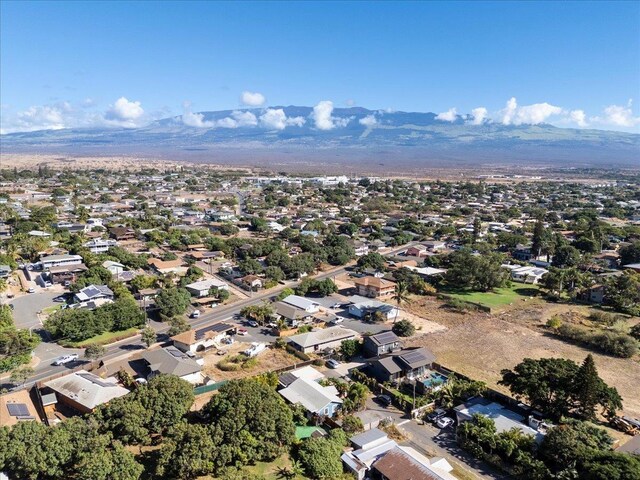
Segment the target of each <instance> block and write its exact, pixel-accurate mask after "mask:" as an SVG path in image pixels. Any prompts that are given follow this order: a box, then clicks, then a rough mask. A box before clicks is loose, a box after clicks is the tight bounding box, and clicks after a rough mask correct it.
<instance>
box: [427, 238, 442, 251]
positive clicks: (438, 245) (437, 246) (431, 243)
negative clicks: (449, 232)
mask: <svg viewBox="0 0 640 480" xmlns="http://www.w3.org/2000/svg"><path fill="white" fill-rule="evenodd" d="M422 245H424V246H425V247H426V248H427V250H429V251H430V252H438V251H441V250H444V249H446V248H447V244H446V243H445V242H441V241H438V240H427V241H426V242H422Z"/></svg>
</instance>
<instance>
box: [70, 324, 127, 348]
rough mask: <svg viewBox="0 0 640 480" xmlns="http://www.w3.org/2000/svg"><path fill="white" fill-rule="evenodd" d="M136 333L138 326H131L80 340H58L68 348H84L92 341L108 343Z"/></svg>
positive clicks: (100, 343) (102, 343)
mask: <svg viewBox="0 0 640 480" xmlns="http://www.w3.org/2000/svg"><path fill="white" fill-rule="evenodd" d="M137 333H138V328H136V327H131V328H129V329H127V330H120V331H119V332H104V333H101V334H100V335H96V336H95V337H91V338H87V339H86V340H82V341H80V342H60V345H62V346H63V347H70V348H84V347H86V346H87V345H91V344H92V343H97V344H98V345H108V344H109V343H113V342H117V341H118V340H124V339H125V338H129V337H133V336H134V335H136V334H137Z"/></svg>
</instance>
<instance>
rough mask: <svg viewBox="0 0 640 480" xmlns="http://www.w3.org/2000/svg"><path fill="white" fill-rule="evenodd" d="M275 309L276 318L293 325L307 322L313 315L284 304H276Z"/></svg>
mask: <svg viewBox="0 0 640 480" xmlns="http://www.w3.org/2000/svg"><path fill="white" fill-rule="evenodd" d="M273 307H274V309H275V312H274V315H275V317H276V318H279V319H282V320H285V321H287V322H288V323H289V324H291V325H294V326H295V325H296V324H297V323H298V322H302V321H304V320H307V319H308V318H309V317H311V315H310V314H309V313H307V312H306V311H305V310H303V309H301V308H298V307H294V306H293V305H289V304H288V303H284V302H276V303H274V304H273Z"/></svg>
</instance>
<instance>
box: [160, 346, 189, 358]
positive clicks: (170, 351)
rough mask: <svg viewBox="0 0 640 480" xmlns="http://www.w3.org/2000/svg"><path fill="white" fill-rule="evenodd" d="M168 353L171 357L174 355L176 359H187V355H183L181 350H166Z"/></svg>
mask: <svg viewBox="0 0 640 480" xmlns="http://www.w3.org/2000/svg"><path fill="white" fill-rule="evenodd" d="M165 350H166V351H167V352H169V353H170V354H171V355H173V356H174V357H176V358H185V357H186V355H185V354H184V353H182V352H181V351H180V350H178V349H177V348H166V349H165Z"/></svg>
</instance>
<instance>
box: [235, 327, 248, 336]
mask: <svg viewBox="0 0 640 480" xmlns="http://www.w3.org/2000/svg"><path fill="white" fill-rule="evenodd" d="M236 333H237V334H238V335H241V336H243V337H244V336H245V335H246V334H247V333H249V331H248V330H247V329H246V328H239V329H238V330H237V331H236Z"/></svg>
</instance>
